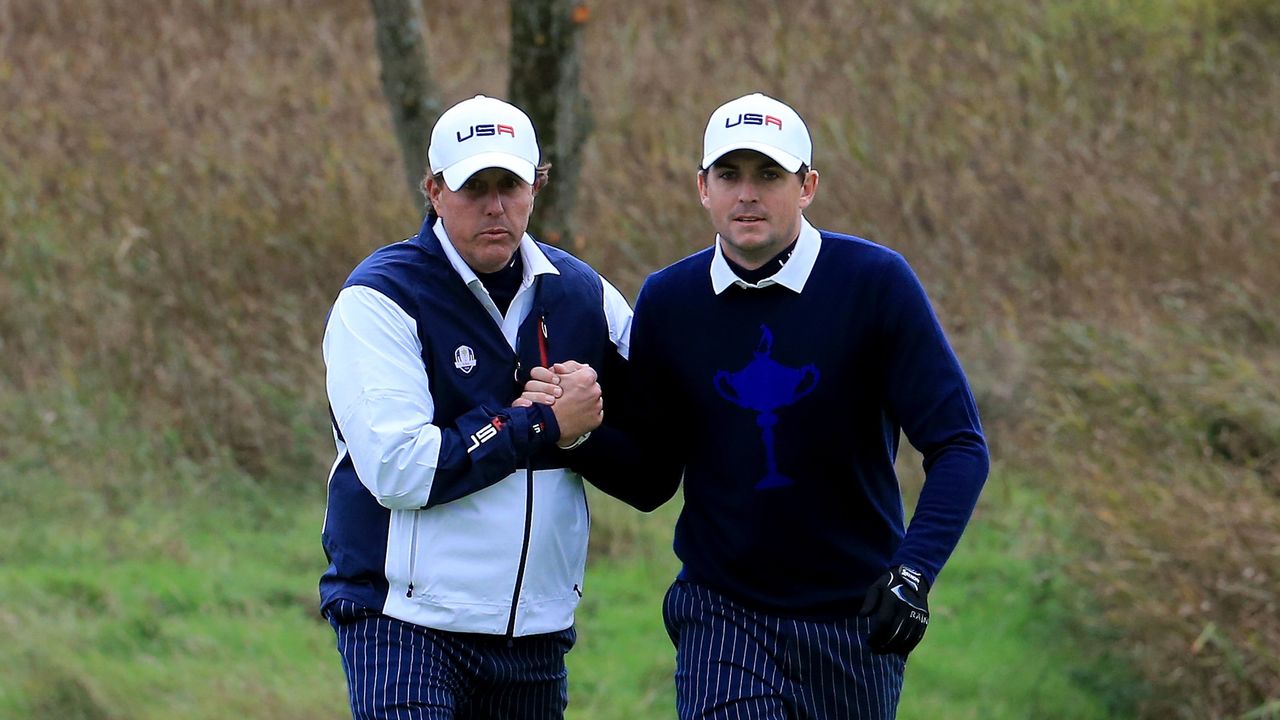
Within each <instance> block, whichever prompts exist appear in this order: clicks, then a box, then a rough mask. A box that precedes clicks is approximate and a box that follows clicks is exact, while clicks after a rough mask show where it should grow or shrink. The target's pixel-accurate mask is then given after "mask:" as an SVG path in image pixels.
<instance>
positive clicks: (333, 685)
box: [0, 463, 1128, 720]
mask: <svg viewBox="0 0 1280 720" xmlns="http://www.w3.org/2000/svg"><path fill="white" fill-rule="evenodd" d="M5 465H6V466H7V467H5V468H3V469H4V470H13V469H15V468H14V466H13V464H12V463H5ZM193 470H194V469H193V468H188V471H193ZM18 477H19V478H20V480H19V482H18V483H17V484H16V485H14V486H11V487H16V488H20V489H27V490H30V489H33V488H36V487H40V488H43V491H42V492H40V493H32V494H30V495H28V494H26V493H13V494H10V495H8V497H7V499H8V500H9V501H10V503H9V504H8V505H6V506H5V507H4V508H3V509H0V523H2V525H3V530H2V531H0V536H2V538H3V539H4V540H5V543H6V545H5V546H6V547H9V548H13V547H15V545H13V544H9V541H10V540H14V539H16V538H18V537H20V536H28V535H29V536H30V537H31V538H37V539H39V542H27V543H23V544H21V548H22V552H21V553H13V554H8V555H7V557H6V558H5V562H4V563H3V564H0V635H3V636H4V637H6V638H9V640H8V641H6V642H5V643H3V644H0V717H6V718H7V717H24V718H25V717H31V718H45V717H50V718H52V717H57V718H90V719H107V718H137V719H138V720H151V719H153V718H154V719H156V720H159V719H160V718H168V717H173V716H174V715H175V714H176V713H180V714H181V715H182V716H183V717H186V718H189V720H204V719H206V718H207V719H209V720H213V719H214V718H226V717H233V716H236V715H239V716H243V717H252V718H255V719H257V718H266V719H268V720H271V719H275V718H279V719H284V718H340V717H344V716H345V712H346V705H345V703H346V694H345V685H344V682H343V678H342V672H341V669H340V665H339V661H338V655H337V653H336V652H335V651H334V649H333V638H332V633H331V631H330V629H329V628H328V626H327V625H326V624H325V623H324V622H323V621H322V620H321V619H320V618H319V617H318V616H317V614H316V607H315V605H316V592H315V586H316V579H317V576H318V574H319V572H320V571H321V570H322V564H323V555H322V553H321V551H320V549H319V540H318V537H319V528H320V522H321V517H322V512H323V509H322V506H321V503H322V498H321V497H320V496H319V488H320V483H319V482H317V483H316V484H315V486H314V487H311V488H308V489H307V490H306V491H304V492H302V493H301V495H299V494H297V493H294V494H287V493H284V492H280V491H271V492H268V491H264V490H262V489H261V488H260V487H259V486H257V485H256V484H254V483H253V482H252V481H250V480H248V479H247V478H245V477H244V476H242V475H240V474H238V473H237V472H236V471H234V470H233V469H231V468H229V467H214V468H204V469H203V470H201V471H200V472H199V473H197V474H196V476H194V477H188V478H186V479H185V480H177V479H175V481H174V486H175V487H179V488H186V489H185V490H178V491H174V493H173V494H172V495H171V496H170V497H168V498H166V499H155V498H149V497H147V496H146V495H145V494H143V495H142V496H140V498H139V500H138V501H137V502H136V503H135V504H133V505H129V504H127V503H126V504H123V505H121V506H120V507H117V508H115V509H111V508H107V507H105V506H104V505H102V504H101V503H98V502H96V501H94V500H93V499H92V498H85V497H83V496H81V495H78V494H77V493H76V492H73V491H71V490H70V489H68V487H67V486H66V485H65V484H64V483H60V482H59V481H57V480H56V478H54V477H52V476H50V475H43V474H40V473H38V472H36V471H33V470H31V469H30V468H29V467H28V469H27V472H26V473H25V474H23V475H20V476H18ZM197 479H198V480H200V482H203V483H206V485H204V486H202V485H200V484H197V483H196V482H195V480H197ZM1021 485H1022V484H1021V483H1020V482H1015V481H1014V480H1013V479H1011V478H1009V477H1007V476H1002V475H1000V474H997V475H996V476H995V477H993V479H992V481H991V483H990V486H989V488H988V492H987V494H986V496H985V499H984V503H983V507H982V508H980V511H979V514H978V517H977V518H976V519H975V522H974V524H973V525H972V526H971V527H970V530H969V532H968V534H967V535H966V537H965V540H964V542H963V543H962V545H961V547H960V549H959V550H958V551H957V553H956V555H955V557H954V558H953V560H952V562H951V564H950V565H949V566H948V567H947V570H946V572H945V573H944V575H943V578H942V579H941V581H940V582H939V584H938V587H937V589H936V590H935V592H934V594H933V597H932V598H931V600H932V602H931V605H932V608H933V612H934V617H935V620H934V622H933V625H932V627H931V628H930V631H929V636H928V639H927V640H926V642H925V644H924V645H923V646H922V647H921V649H920V650H919V651H918V652H917V653H916V654H915V655H913V657H912V660H911V662H910V664H909V666H908V671H907V682H906V688H905V690H904V701H903V704H902V708H901V713H900V717H902V718H904V719H905V720H910V719H911V718H935V717H947V718H966V717H969V718H995V719H997V720H998V719H1000V718H1028V717H1035V718H1080V719H1082V720H1087V719H1089V718H1104V717H1123V716H1124V715H1123V714H1116V713H1117V712H1119V711H1118V710H1117V708H1118V707H1120V706H1118V705H1117V704H1116V701H1115V698H1116V697H1121V696H1123V692H1117V688H1116V686H1115V683H1114V682H1111V681H1106V680H1105V679H1104V678H1105V675H1104V668H1102V667H1101V666H1098V665H1096V664H1091V663H1093V662H1094V661H1093V660H1091V659H1090V656H1089V655H1088V654H1086V653H1083V652H1081V651H1080V648H1079V646H1078V645H1077V644H1076V643H1075V641H1073V640H1072V639H1071V638H1072V637H1073V633H1072V631H1071V630H1070V628H1071V623H1070V622H1069V615H1068V609H1069V608H1070V607H1072V606H1073V605H1072V604H1071V602H1070V598H1069V597H1067V596H1066V595H1064V592H1065V590H1066V589H1065V588H1064V586H1063V582H1062V581H1061V580H1060V579H1059V578H1060V576H1059V575H1058V574H1057V568H1056V566H1055V565H1054V564H1053V563H1052V562H1050V561H1047V560H1046V559H1045V556H1046V553H1047V552H1048V551H1049V548H1051V547H1053V546H1055V545H1057V544H1059V543H1061V542H1064V538H1062V537H1061V532H1062V530H1061V528H1060V527H1057V526H1054V525H1051V524H1050V515H1049V512H1048V510H1047V507H1048V503H1047V502H1046V500H1045V498H1044V497H1042V495H1041V494H1039V493H1037V492H1035V491H1032V490H1029V489H1026V488H1023V487H1022V486H1021ZM202 488H203V489H202ZM214 489H216V491H214ZM51 498H53V499H57V498H61V499H62V500H63V501H64V502H63V503H62V505H63V506H64V509H66V508H71V509H74V510H75V512H71V513H68V512H60V511H58V510H57V508H54V507H52V506H51V504H50V503H49V502H48V500H49V499H51ZM675 511H676V508H675V507H667V508H663V509H662V510H660V511H659V512H658V513H656V514H654V515H651V516H643V515H640V514H638V513H634V512H632V511H630V510H628V509H626V508H624V507H622V506H620V505H618V504H617V503H615V502H613V501H611V500H607V499H604V498H599V497H597V499H596V501H595V520H594V522H595V525H596V529H595V539H594V541H593V555H594V557H593V560H592V565H591V567H590V568H589V570H588V578H587V581H586V584H585V589H586V595H585V596H584V598H583V603H582V606H581V610H580V613H579V641H578V646H577V647H576V648H575V649H574V651H573V652H572V653H570V655H569V666H570V709H569V718H571V720H579V719H581V720H585V719H586V718H593V719H595V718H599V719H600V720H608V719H610V718H620V719H621V718H625V719H627V720H643V719H645V718H669V717H672V716H673V715H674V701H673V691H672V683H671V673H672V668H673V652H672V648H671V644H670V641H669V640H668V639H667V637H666V633H665V631H664V629H663V626H662V618H661V610H660V608H661V600H662V595H663V593H664V592H665V590H666V587H667V585H668V583H669V582H670V580H671V578H672V577H673V576H674V573H675V571H676V569H677V563H676V561H675V560H674V558H673V557H672V556H671V553H670V548H669V533H670V529H671V526H672V521H673V520H674V516H675ZM1108 682H1111V684H1110V685H1108ZM1117 682H1119V681H1117ZM1125 687H1128V686H1124V685H1121V686H1120V690H1121V691H1123V690H1124V688H1125Z"/></svg>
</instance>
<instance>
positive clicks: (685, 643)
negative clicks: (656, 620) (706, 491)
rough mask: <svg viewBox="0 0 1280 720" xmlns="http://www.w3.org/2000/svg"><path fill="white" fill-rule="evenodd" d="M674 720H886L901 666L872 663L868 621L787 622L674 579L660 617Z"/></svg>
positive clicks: (899, 659) (878, 659) (881, 658)
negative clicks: (669, 659)
mask: <svg viewBox="0 0 1280 720" xmlns="http://www.w3.org/2000/svg"><path fill="white" fill-rule="evenodd" d="M662 614H663V619H664V620H665V621H666V625H667V634H669V635H670V636H671V642H672V643H674V644H675V646H676V712H677V713H678V714H679V716H680V719H681V720H694V719H695V718H697V719H699V720H701V719H704V718H705V719H710V718H715V719H716V720H728V719H729V718H742V719H743V720H793V719H796V718H812V719H813V720H836V719H837V718H838V719H841V720H843V719H846V718H857V719H858V720H883V719H892V718H893V717H894V715H895V714H896V713H897V708H898V698H899V697H900V695H901V693H902V676H903V671H904V670H905V668H906V662H907V661H906V658H904V657H903V656H901V655H896V654H893V655H874V654H872V652H871V650H870V649H869V648H868V647H867V635H868V633H869V632H870V621H869V619H867V618H860V617H853V618H847V619H842V620H834V621H828V622H815V621H806V620H791V619H787V618H781V617H776V616H773V615H767V614H765V613H761V612H757V611H754V610H749V609H747V608H745V607H743V606H742V605H739V604H738V603H735V602H734V601H732V600H730V599H729V598H727V597H725V596H724V595H721V594H720V593H717V592H715V591H713V590H710V589H708V588H706V587H703V586H701V585H696V584H694V583H690V582H685V581H683V580H677V581H676V582H675V583H674V584H673V585H672V586H671V588H670V589H669V590H668V591H667V597H666V600H665V601H664V602H663V608H662Z"/></svg>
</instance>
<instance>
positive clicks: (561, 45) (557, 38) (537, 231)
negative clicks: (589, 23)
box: [510, 0, 591, 244]
mask: <svg viewBox="0 0 1280 720" xmlns="http://www.w3.org/2000/svg"><path fill="white" fill-rule="evenodd" d="M586 19H587V8H586V6H585V5H582V4H581V3H579V2H577V0H512V2H511V81H510V87H511V98H510V102H511V103H512V104H514V105H516V106H517V107H519V108H521V109H523V110H524V111H525V112H526V113H528V114H529V117H530V119H532V120H533V126H534V128H535V129H536V130H537V132H538V144H539V145H540V146H541V148H542V161H543V162H550V163H551V164H552V165H553V166H554V167H552V169H551V182H550V183H549V184H548V185H547V187H546V188H544V189H543V190H542V191H541V192H540V193H539V194H538V200H537V207H538V209H537V210H536V211H535V212H534V213H533V219H532V221H531V222H530V227H529V232H530V233H531V234H533V236H534V237H536V238H538V239H539V240H543V241H545V242H549V243H554V244H559V243H564V242H569V241H572V240H574V239H575V238H574V235H573V226H572V219H573V208H574V205H575V202H576V200H577V189H578V171H579V168H580V166H581V158H582V145H583V142H584V141H585V140H586V137H587V134H588V133H589V132H590V131H591V117H590V109H589V107H588V104H587V100H586V98H585V97H584V96H583V95H582V90H581V88H580V87H579V84H578V76H579V69H580V67H581V56H582V33H581V30H582V25H583V24H584V23H585V22H586Z"/></svg>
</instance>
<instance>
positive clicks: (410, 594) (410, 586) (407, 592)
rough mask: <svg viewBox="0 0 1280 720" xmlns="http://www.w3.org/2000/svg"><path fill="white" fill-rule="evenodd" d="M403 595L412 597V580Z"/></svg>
mask: <svg viewBox="0 0 1280 720" xmlns="http://www.w3.org/2000/svg"><path fill="white" fill-rule="evenodd" d="M575 587H576V586H575ZM404 596H405V597H407V598H411V597H413V582H412V581H411V582H410V583H409V589H408V591H406V592H405V594H404Z"/></svg>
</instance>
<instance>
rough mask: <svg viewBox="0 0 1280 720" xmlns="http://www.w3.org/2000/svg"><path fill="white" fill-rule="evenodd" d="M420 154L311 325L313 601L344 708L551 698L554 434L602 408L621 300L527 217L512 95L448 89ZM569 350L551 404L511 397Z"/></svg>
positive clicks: (452, 709)
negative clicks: (321, 386)
mask: <svg viewBox="0 0 1280 720" xmlns="http://www.w3.org/2000/svg"><path fill="white" fill-rule="evenodd" d="M429 156H430V163H431V173H430V174H429V175H428V176H427V177H426V178H425V179H424V181H423V189H424V191H425V192H426V194H427V197H428V199H429V200H430V202H431V210H430V212H429V213H428V214H427V218H426V221H425V222H424V223H423V224H422V227H421V229H420V230H419V231H418V233H417V234H416V235H414V236H413V237H411V238H409V239H407V240H404V241H402V242H398V243H394V244H392V245H388V246H386V247H383V248H381V249H379V250H377V251H375V252H374V253H373V254H372V255H370V256H369V257H368V258H366V259H365V260H364V261H363V262H361V263H360V265H359V266H358V267H356V269H355V270H354V271H353V272H352V273H351V276H350V277H349V278H347V281H346V283H345V284H344V286H343V289H342V291H341V292H340V293H339V294H338V297H337V300H336V301H335V302H334V306H333V310H332V311H331V312H330V314H329V319H328V324H327V326H326V328H325V335H324V358H325V364H326V366H327V371H328V372H327V378H326V385H327V390H328V397H329V404H330V410H331V414H332V421H333V434H334V441H335V443H336V445H337V451H338V453H337V458H336V460H335V461H334V464H333V466H332V469H331V470H330V474H329V482H328V493H329V495H328V506H327V509H326V512H325V525H324V531H323V543H324V550H325V555H326V556H327V557H328V559H329V562H330V564H329V567H328V569H327V570H326V571H325V573H324V575H323V577H321V579H320V596H321V609H322V611H323V613H324V615H325V617H326V618H328V620H329V622H330V624H331V625H332V626H333V629H334V631H335V633H336V637H337V646H338V651H339V653H340V654H341V656H342V666H343V670H344V671H345V673H346V677H347V686H348V696H349V699H350V703H351V711H352V715H353V716H354V717H357V718H391V717H394V718H414V719H417V720H427V719H430V720H444V719H446V718H453V717H459V718H493V719H494V720H497V719H499V718H501V719H502V720H509V719H512V718H527V719H528V720H546V719H547V718H559V717H562V715H563V711H564V708H565V704H566V703H567V701H568V700H567V688H566V671H565V662H564V655H565V653H566V652H567V651H568V650H569V648H570V647H572V646H573V643H574V640H575V637H576V636H575V634H574V628H573V616H574V609H575V608H576V607H577V605H578V601H579V599H580V598H581V596H582V589H581V587H582V576H583V567H584V563H585V562H586V556H587V530H588V526H589V525H590V515H589V513H588V511H587V499H586V495H585V492H584V489H583V485H582V476H581V475H579V474H578V473H576V472H573V471H572V470H570V469H569V468H568V467H567V461H566V457H567V451H566V450H565V448H572V447H573V446H574V445H575V444H577V443H579V442H580V441H581V439H582V438H583V437H585V435H586V434H587V433H588V432H589V431H590V430H591V429H592V428H594V427H595V426H597V425H598V424H599V423H600V419H601V416H602V409H601V404H600V392H601V390H600V385H599V384H598V383H597V380H596V371H595V369H594V368H599V369H600V372H601V375H600V378H601V381H602V382H603V381H604V379H605V377H606V375H608V374H609V373H608V370H607V369H608V368H611V367H617V368H619V369H620V368H621V367H622V362H623V358H625V356H626V352H627V349H626V336H627V328H628V325H629V323H630V318H631V310H630V308H629V307H628V306H627V303H626V301H625V300H624V299H623V298H622V296H621V294H619V293H618V291H617V290H616V289H614V288H613V286H611V285H610V284H609V283H608V282H607V281H605V280H604V279H603V278H601V277H600V276H599V275H597V274H596V273H595V272H594V271H593V270H591V268H589V267H587V266H586V264H584V263H583V262H581V261H579V260H578V259H576V258H574V257H572V256H570V255H569V254H568V253H565V252H562V251H560V250H558V249H556V248H553V247H550V246H547V245H543V244H541V243H538V242H536V241H534V240H533V238H531V237H530V236H529V235H528V234H526V232H525V230H526V228H527V226H528V222H529V215H530V213H531V212H532V210H533V202H534V196H535V195H536V193H537V191H538V189H539V188H540V187H541V186H542V184H543V183H544V182H546V168H545V166H544V167H539V165H538V161H539V151H538V143H537V139H536V138H535V136H534V130H533V124H532V123H531V122H530V120H529V118H528V116H526V115H525V114H524V113H523V112H522V111H521V110H519V109H518V108H516V107H514V106H512V105H510V104H508V103H505V102H502V101H500V100H496V99H493V98H486V97H482V96H477V97H475V98H472V99H470V100H466V101H464V102H461V103H459V104H457V105H455V106H454V107H452V108H450V109H449V110H448V111H446V112H445V113H444V114H443V115H441V116H440V119H439V121H437V123H436V125H435V128H434V129H433V131H432V133H431V145H430V149H429ZM569 358H573V359H574V360H577V361H582V365H577V364H575V366H574V367H577V368H580V369H579V370H578V372H576V373H572V374H567V375H564V376H562V377H561V378H559V379H560V384H559V386H558V388H557V392H558V393H559V399H558V401H557V402H556V404H555V406H554V407H552V408H548V407H546V406H538V407H509V405H510V404H511V402H512V400H514V399H515V398H516V395H517V394H518V393H519V390H520V387H521V385H523V383H524V382H525V380H527V378H528V377H529V375H528V369H529V368H531V367H534V366H537V365H547V364H549V363H552V362H555V361H557V360H568V359H569ZM557 446H559V447H557Z"/></svg>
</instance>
